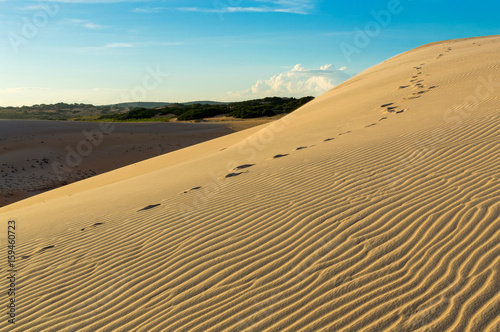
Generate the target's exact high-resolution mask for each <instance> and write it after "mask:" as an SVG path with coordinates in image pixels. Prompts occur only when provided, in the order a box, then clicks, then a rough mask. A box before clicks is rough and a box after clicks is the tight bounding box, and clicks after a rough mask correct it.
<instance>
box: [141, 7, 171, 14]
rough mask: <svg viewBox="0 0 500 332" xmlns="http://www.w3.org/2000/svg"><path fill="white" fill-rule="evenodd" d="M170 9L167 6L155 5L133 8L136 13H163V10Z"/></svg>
mask: <svg viewBox="0 0 500 332" xmlns="http://www.w3.org/2000/svg"><path fill="white" fill-rule="evenodd" d="M165 9H168V8H165V7H154V8H136V9H134V10H133V12H135V13H146V14H150V13H161V12H162V11H163V10H165Z"/></svg>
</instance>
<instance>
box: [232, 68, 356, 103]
mask: <svg viewBox="0 0 500 332" xmlns="http://www.w3.org/2000/svg"><path fill="white" fill-rule="evenodd" d="M345 69H347V68H346V67H342V68H340V69H335V67H334V66H333V65H331V64H327V65H324V66H321V67H320V68H319V69H306V68H304V67H302V65H300V64H297V65H295V66H294V67H293V68H292V69H291V70H289V71H287V72H285V73H281V74H277V75H274V76H272V77H271V78H269V79H267V80H259V81H257V82H256V83H255V84H254V85H253V86H252V87H251V88H250V89H247V90H243V91H237V92H229V93H228V96H229V98H230V99H232V100H237V99H242V98H264V97H271V96H281V97H304V96H310V95H312V96H319V95H321V94H323V93H325V92H326V91H328V90H330V89H332V88H334V87H335V86H336V85H338V84H340V83H342V82H343V81H345V80H347V79H349V78H350V76H349V75H348V74H346V73H345Z"/></svg>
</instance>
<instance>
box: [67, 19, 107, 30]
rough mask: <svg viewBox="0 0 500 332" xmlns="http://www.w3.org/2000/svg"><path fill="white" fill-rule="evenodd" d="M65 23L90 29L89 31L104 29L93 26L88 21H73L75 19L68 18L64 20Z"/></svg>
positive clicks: (93, 24) (97, 25) (96, 25)
mask: <svg viewBox="0 0 500 332" xmlns="http://www.w3.org/2000/svg"><path fill="white" fill-rule="evenodd" d="M66 22H67V23H70V24H73V25H77V26H80V27H83V28H85V29H90V30H96V29H101V28H103V27H104V26H102V25H99V24H95V23H93V22H91V21H88V20H80V19H75V18H68V19H66Z"/></svg>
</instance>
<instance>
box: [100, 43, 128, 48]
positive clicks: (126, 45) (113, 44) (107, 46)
mask: <svg viewBox="0 0 500 332" xmlns="http://www.w3.org/2000/svg"><path fill="white" fill-rule="evenodd" d="M124 47H134V44H131V43H110V44H106V45H104V48H124Z"/></svg>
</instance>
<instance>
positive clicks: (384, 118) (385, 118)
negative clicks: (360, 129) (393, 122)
mask: <svg viewBox="0 0 500 332" xmlns="http://www.w3.org/2000/svg"><path fill="white" fill-rule="evenodd" d="M382 120H387V117H386V116H384V117H383V118H380V119H379V120H378V121H382Z"/></svg>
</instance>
